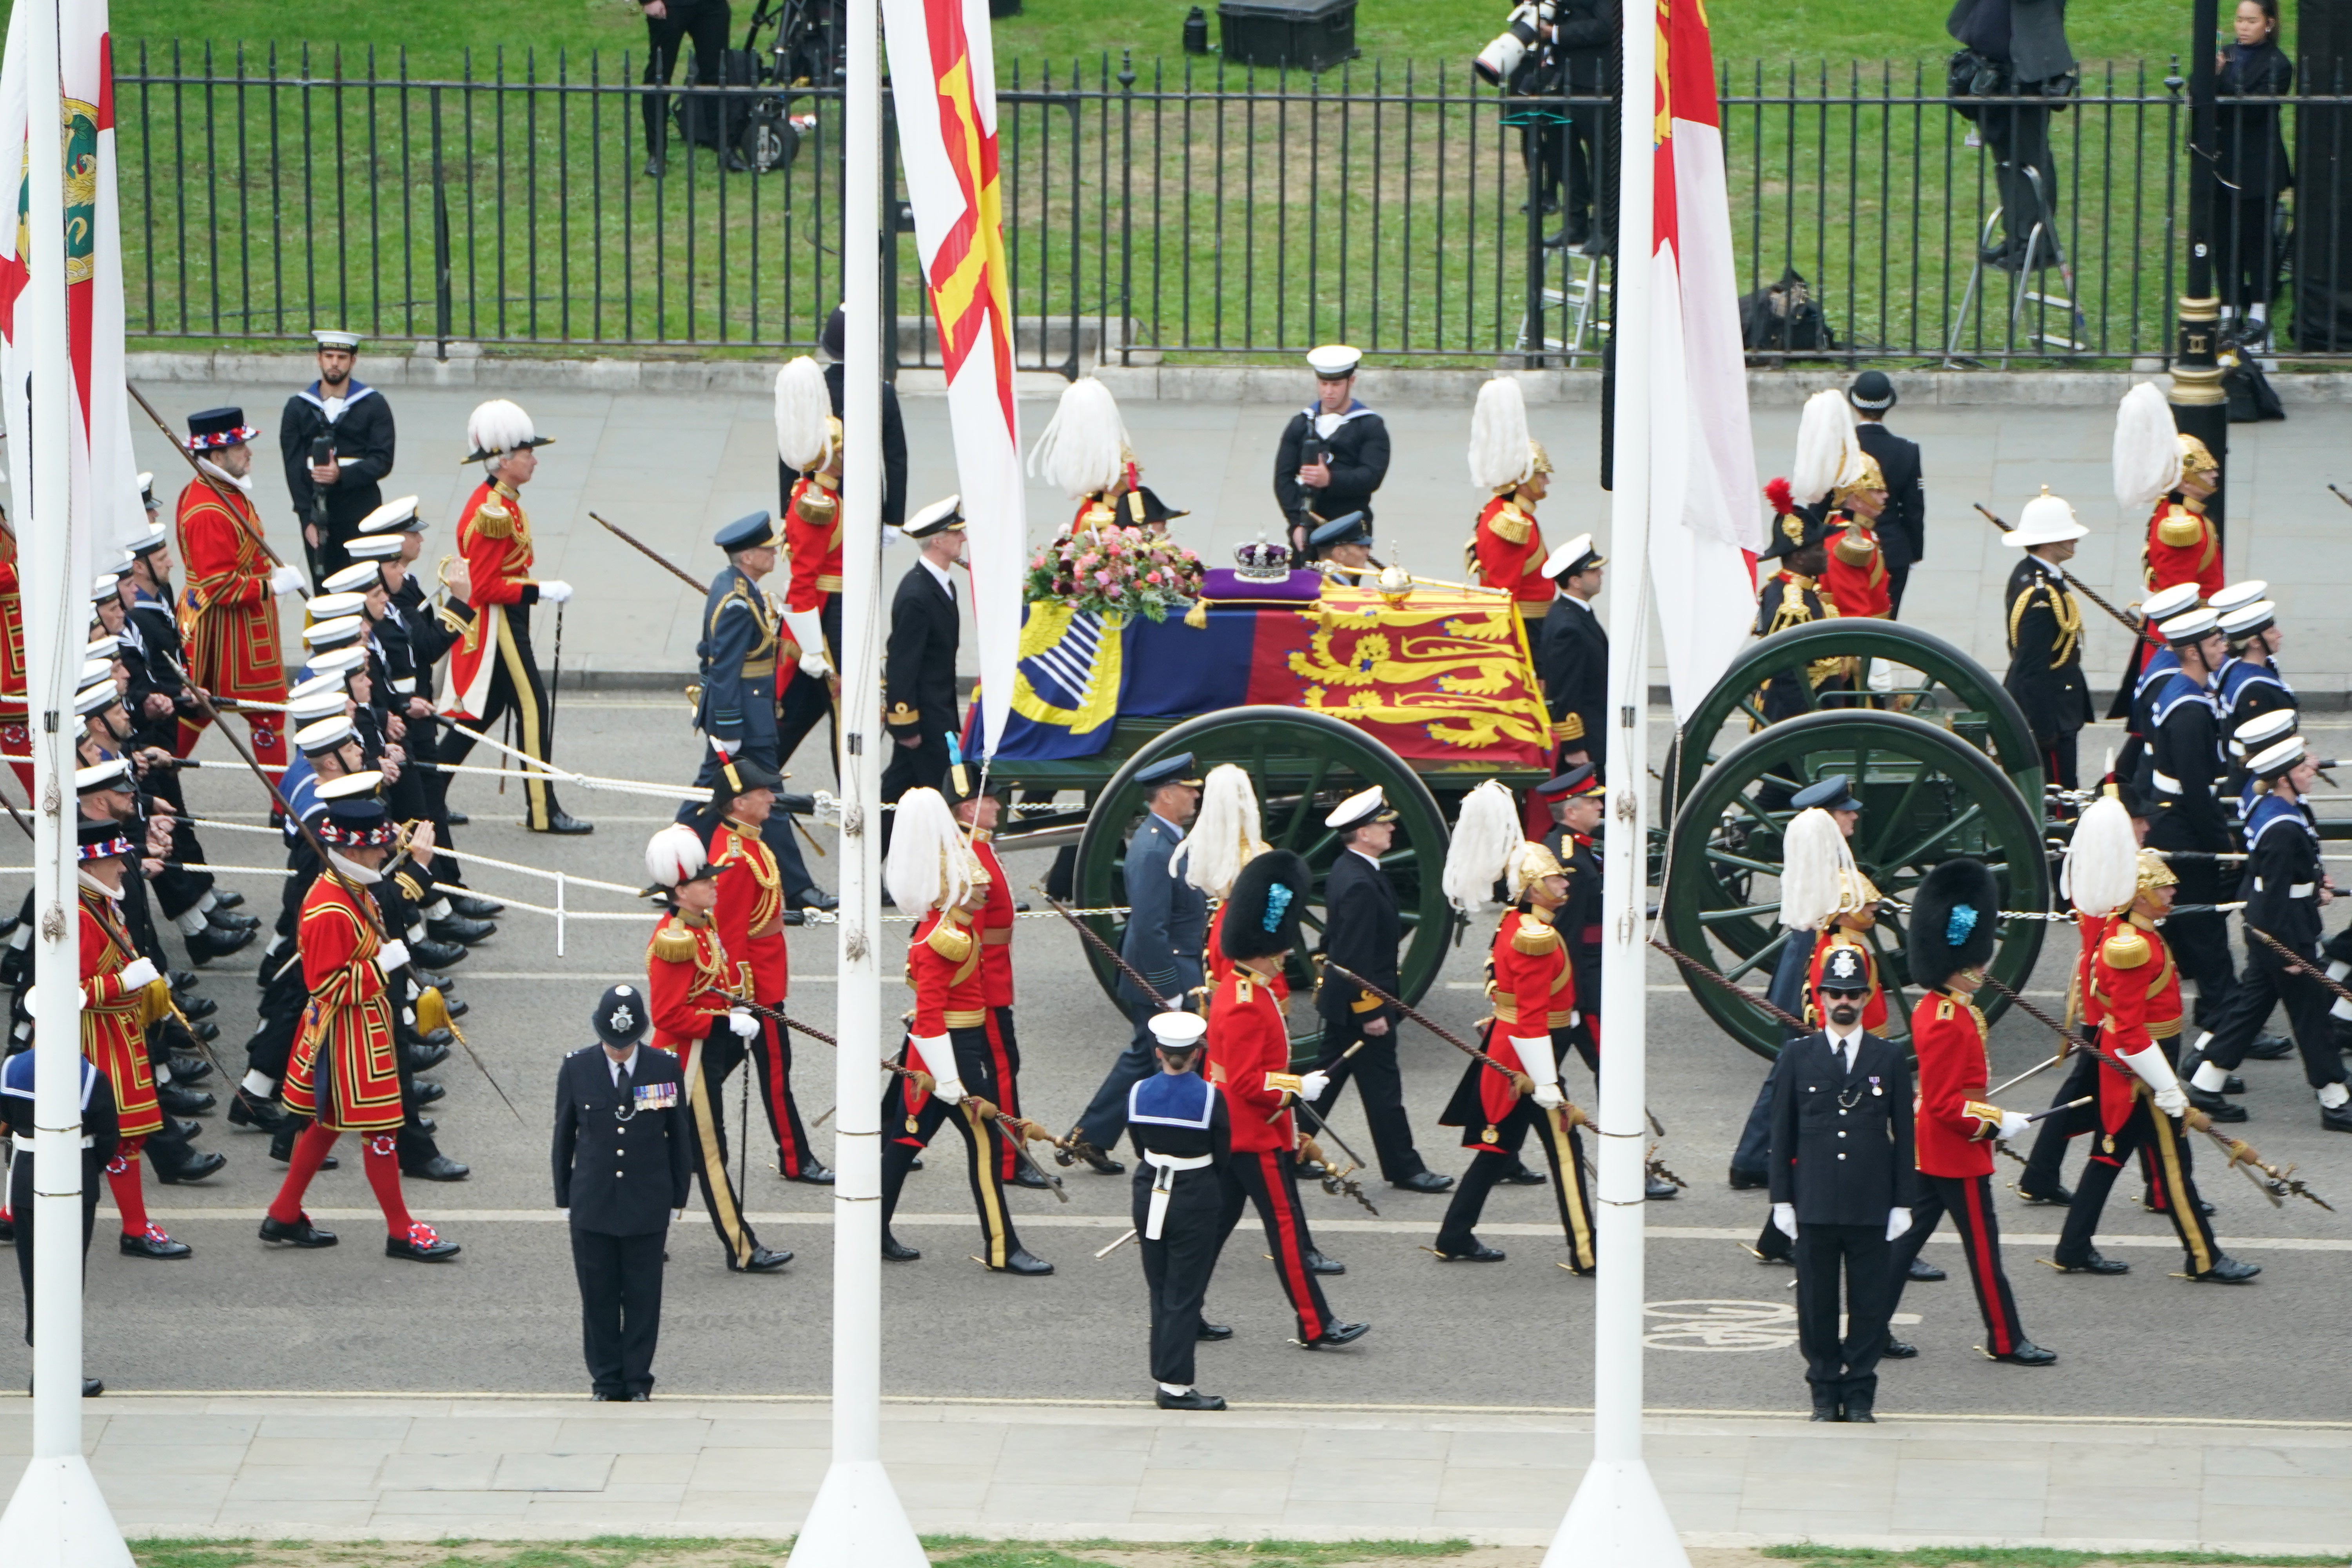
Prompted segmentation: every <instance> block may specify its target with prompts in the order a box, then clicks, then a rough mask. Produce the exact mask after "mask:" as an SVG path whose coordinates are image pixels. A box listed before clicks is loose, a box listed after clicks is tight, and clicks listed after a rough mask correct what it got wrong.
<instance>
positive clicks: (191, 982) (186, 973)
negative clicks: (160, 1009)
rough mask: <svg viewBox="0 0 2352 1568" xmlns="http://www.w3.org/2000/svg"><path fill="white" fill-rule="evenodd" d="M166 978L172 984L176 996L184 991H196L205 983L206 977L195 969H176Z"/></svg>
mask: <svg viewBox="0 0 2352 1568" xmlns="http://www.w3.org/2000/svg"><path fill="white" fill-rule="evenodd" d="M164 978H165V979H166V980H169V981H170V982H171V983H172V992H173V994H174V995H177V994H179V993H181V992H183V991H194V989H195V988H196V987H197V986H199V985H202V984H204V983H205V977H204V976H203V975H201V974H198V973H196V972H195V971H194V970H193V969H174V970H173V971H172V972H171V973H168V974H166V975H165V976H164ZM182 1005H183V1006H184V1005H186V1004H185V1003H183V1004H182Z"/></svg>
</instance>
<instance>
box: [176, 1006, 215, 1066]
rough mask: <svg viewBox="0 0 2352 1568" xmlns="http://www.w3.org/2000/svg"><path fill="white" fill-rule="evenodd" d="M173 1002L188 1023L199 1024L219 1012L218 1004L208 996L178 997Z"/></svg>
mask: <svg viewBox="0 0 2352 1568" xmlns="http://www.w3.org/2000/svg"><path fill="white" fill-rule="evenodd" d="M173 1000H174V1001H176V1002H178V1003H179V1005H180V1011H181V1012H183V1013H184V1014H186V1015H187V1016H188V1021H189V1022H190V1023H194V1024H200V1023H202V1022H204V1021H205V1019H206V1018H209V1017H211V1016H213V1015H214V1014H215V1013H217V1012H219V1011H220V1004H219V1003H217V1002H215V1001H214V1000H213V999H212V998H211V997H209V996H180V997H174V998H173ZM206 1065H207V1066H209V1065H210V1064H209V1063H208V1064H206Z"/></svg>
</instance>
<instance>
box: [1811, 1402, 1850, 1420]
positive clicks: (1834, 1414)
mask: <svg viewBox="0 0 2352 1568" xmlns="http://www.w3.org/2000/svg"><path fill="white" fill-rule="evenodd" d="M1813 1419H1814V1420H1816V1421H1843V1420H1844V1419H1845V1417H1844V1416H1843V1415H1840V1414H1839V1413H1838V1407H1837V1402H1836V1401H1835V1400H1832V1401H1831V1402H1830V1403H1829V1404H1827V1405H1822V1404H1820V1403H1818V1402H1817V1403H1816V1404H1815V1405H1813Z"/></svg>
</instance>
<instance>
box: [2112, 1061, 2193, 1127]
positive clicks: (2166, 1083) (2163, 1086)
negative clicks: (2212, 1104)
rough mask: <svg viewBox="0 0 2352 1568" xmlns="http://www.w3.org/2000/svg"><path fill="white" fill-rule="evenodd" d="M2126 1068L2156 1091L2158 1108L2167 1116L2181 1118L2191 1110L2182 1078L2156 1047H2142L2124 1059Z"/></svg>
mask: <svg viewBox="0 0 2352 1568" xmlns="http://www.w3.org/2000/svg"><path fill="white" fill-rule="evenodd" d="M2123 1064H2124V1066H2126V1067H2127V1068H2131V1069H2132V1071H2133V1072H2134V1073H2136V1074H2137V1075H2138V1077H2139V1080H2140V1081H2141V1082H2142V1083H2145V1084H2146V1085H2147V1087H2148V1088H2149V1089H2153V1090H2155V1091H2156V1092H2155V1094H2154V1096H2153V1098H2154V1100H2156V1108H2157V1109H2158V1110H2161V1111H2162V1112H2164V1113H2165V1114H2166V1115H2167V1116H2179V1115H2181V1114H2183V1113H2184V1112H2186V1111H2187V1110H2188V1109H2189V1095H2188V1093H2187V1091H2185V1090H2184V1089H2181V1087H2180V1077H2179V1074H2178V1073H2175V1072H2174V1071H2173V1070H2172V1064H2171V1063H2170V1062H2168V1061H2167V1060H2165V1059H2164V1053H2163V1052H2162V1051H2161V1050H2159V1049H2158V1048H2157V1047H2154V1046H2142V1047H2140V1048H2139V1049H2138V1050H2136V1051H2133V1052H2130V1053H2129V1054H2127V1055H2126V1056H2125V1057H2124V1058H2123Z"/></svg>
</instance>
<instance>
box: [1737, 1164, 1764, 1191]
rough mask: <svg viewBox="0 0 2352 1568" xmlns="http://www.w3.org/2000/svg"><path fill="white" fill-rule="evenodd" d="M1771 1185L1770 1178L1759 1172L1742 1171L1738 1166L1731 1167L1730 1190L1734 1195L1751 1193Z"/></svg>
mask: <svg viewBox="0 0 2352 1568" xmlns="http://www.w3.org/2000/svg"><path fill="white" fill-rule="evenodd" d="M1771 1184H1772V1178H1771V1177H1769V1176H1768V1175H1766V1174H1765V1173H1763V1172H1761V1171H1747V1170H1742V1169H1741V1168H1740V1167H1738V1165H1734V1166H1732V1167H1731V1190H1732V1191H1733V1192H1735V1193H1745V1192H1752V1191H1754V1190H1755V1189H1757V1188H1759V1187H1768V1186H1770V1185H1771Z"/></svg>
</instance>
